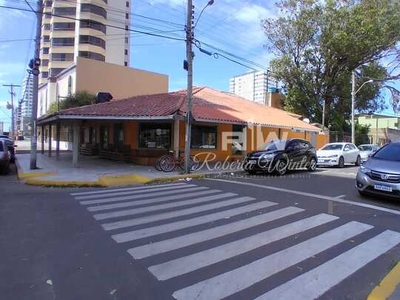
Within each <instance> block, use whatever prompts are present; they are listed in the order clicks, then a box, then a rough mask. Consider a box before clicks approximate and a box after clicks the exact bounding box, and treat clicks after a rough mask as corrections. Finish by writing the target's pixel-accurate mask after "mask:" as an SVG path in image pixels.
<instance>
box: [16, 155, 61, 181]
mask: <svg viewBox="0 0 400 300" xmlns="http://www.w3.org/2000/svg"><path fill="white" fill-rule="evenodd" d="M15 165H16V167H17V176H18V179H26V178H35V177H43V176H49V175H56V174H57V173H55V172H24V171H23V170H22V168H21V165H20V164H19V162H18V159H16V160H15Z"/></svg>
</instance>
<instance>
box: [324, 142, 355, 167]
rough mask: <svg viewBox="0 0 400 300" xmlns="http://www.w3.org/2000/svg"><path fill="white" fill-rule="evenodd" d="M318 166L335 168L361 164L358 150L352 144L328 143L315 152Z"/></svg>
mask: <svg viewBox="0 0 400 300" xmlns="http://www.w3.org/2000/svg"><path fill="white" fill-rule="evenodd" d="M317 158H318V162H317V165H318V166H337V167H339V168H343V167H344V165H345V164H355V165H356V166H359V165H360V164H361V156H360V150H359V149H358V148H357V147H356V145H354V144H353V143H329V144H326V145H325V146H323V147H322V148H321V149H319V150H318V151H317Z"/></svg>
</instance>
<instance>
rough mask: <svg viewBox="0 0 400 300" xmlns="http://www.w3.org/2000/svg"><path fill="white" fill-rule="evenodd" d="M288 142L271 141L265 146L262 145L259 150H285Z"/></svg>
mask: <svg viewBox="0 0 400 300" xmlns="http://www.w3.org/2000/svg"><path fill="white" fill-rule="evenodd" d="M286 142H287V141H286V140H277V141H270V142H268V143H266V144H264V145H262V146H261V147H260V148H258V150H265V151H276V150H283V149H285V146H286Z"/></svg>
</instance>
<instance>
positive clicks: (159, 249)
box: [112, 202, 304, 258]
mask: <svg viewBox="0 0 400 300" xmlns="http://www.w3.org/2000/svg"><path fill="white" fill-rule="evenodd" d="M261 204H263V205H260V206H259V207H258V209H260V208H267V207H269V206H272V205H274V203H271V202H262V203H261ZM249 208H250V207H247V209H249ZM251 209H252V208H251ZM302 211H304V209H301V208H297V207H287V208H282V209H279V210H275V211H272V212H269V213H265V214H262V215H258V216H255V217H251V218H248V219H244V220H240V221H237V222H233V223H229V224H226V225H220V226H217V227H214V228H211V229H206V230H202V231H198V232H195V233H191V234H186V235H183V236H179V237H176V238H172V239H168V240H165V241H161V242H157V243H151V244H148V245H144V246H140V247H137V248H132V249H129V250H128V252H129V253H130V254H131V255H132V256H133V257H134V258H143V257H147V256H151V255H153V254H159V253H163V252H167V251H171V250H174V249H178V248H182V247H186V246H189V245H192V244H196V243H200V242H203V241H207V240H211V239H214V238H217V237H221V236H223V235H227V234H230V233H233V232H237V231H240V230H244V229H246V228H251V227H254V226H257V225H260V224H263V223H267V222H271V221H273V220H277V219H280V218H283V217H286V216H290V215H292V214H295V213H299V212H302ZM246 212H248V210H247V211H246ZM241 213H243V212H240V214H241ZM199 222H201V223H200V224H204V219H202V218H198V219H197V220H195V222H193V219H190V220H187V221H180V222H175V223H171V224H167V226H165V225H162V226H156V227H150V228H145V229H139V230H135V231H131V232H124V233H120V234H116V235H113V236H112V238H113V239H114V240H115V241H116V242H117V243H122V242H126V241H133V240H136V239H140V238H143V237H148V236H153V235H157V234H160V233H165V232H170V231H173V230H178V229H182V228H187V227H191V226H194V225H199ZM171 225H173V226H171Z"/></svg>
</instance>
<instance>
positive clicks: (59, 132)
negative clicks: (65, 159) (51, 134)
mask: <svg viewBox="0 0 400 300" xmlns="http://www.w3.org/2000/svg"><path fill="white" fill-rule="evenodd" d="M60 135H61V124H60V122H57V124H56V158H57V159H59V158H60Z"/></svg>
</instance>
